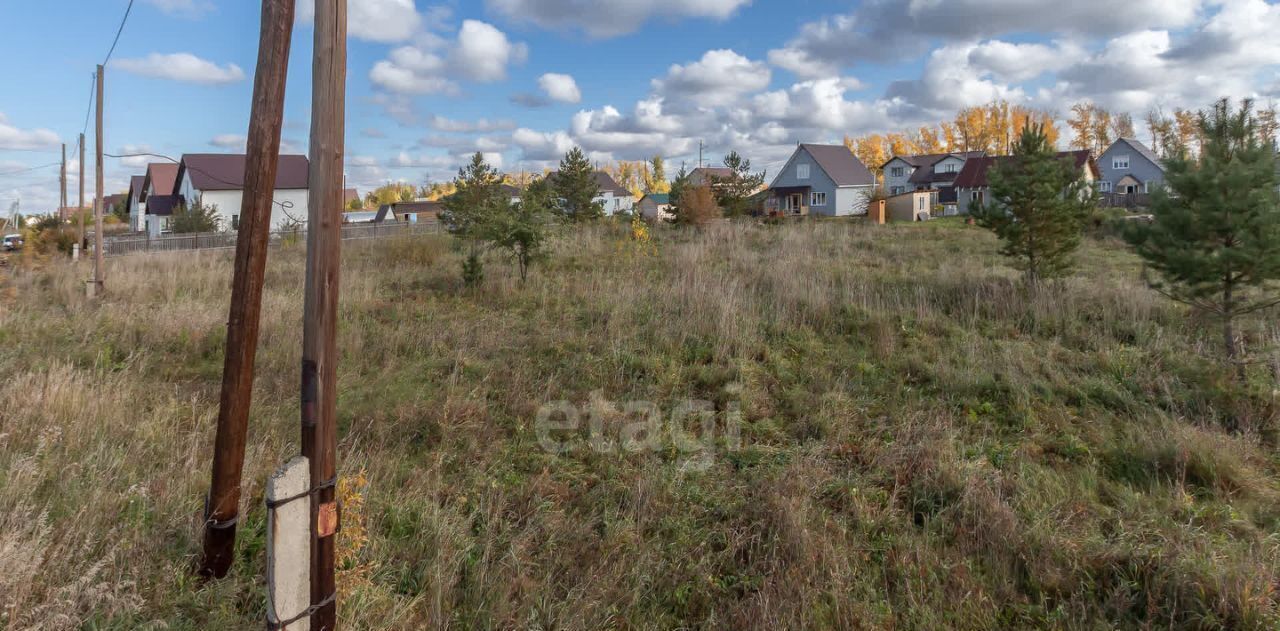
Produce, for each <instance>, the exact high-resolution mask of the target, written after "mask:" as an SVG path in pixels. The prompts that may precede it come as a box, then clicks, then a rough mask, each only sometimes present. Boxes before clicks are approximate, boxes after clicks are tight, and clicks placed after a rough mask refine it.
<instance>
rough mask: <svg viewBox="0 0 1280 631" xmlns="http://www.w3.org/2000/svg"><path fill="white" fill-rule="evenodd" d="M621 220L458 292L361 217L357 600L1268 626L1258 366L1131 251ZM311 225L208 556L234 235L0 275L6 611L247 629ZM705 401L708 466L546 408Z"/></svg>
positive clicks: (939, 621) (1257, 329) (1278, 562)
mask: <svg viewBox="0 0 1280 631" xmlns="http://www.w3.org/2000/svg"><path fill="white" fill-rule="evenodd" d="M626 239H627V230H626V228H625V227H623V226H618V227H612V226H605V227H600V228H595V229H591V230H588V231H586V232H585V233H583V234H579V235H575V236H573V237H572V238H567V239H563V240H560V241H558V242H557V243H556V247H555V251H554V252H553V255H552V257H551V259H550V261H549V262H548V263H547V265H546V266H545V267H542V268H535V270H534V272H533V275H532V277H531V279H530V281H529V283H528V284H527V285H525V286H523V287H521V286H520V284H519V283H518V281H517V279H516V277H515V273H514V271H513V270H511V269H509V267H508V266H506V265H504V264H503V263H501V262H499V261H490V262H489V267H488V270H487V272H488V273H487V275H486V276H487V281H486V283H485V285H484V286H483V287H481V288H480V289H479V290H476V291H466V290H463V289H462V288H461V286H460V285H461V284H460V282H459V279H458V276H459V273H458V270H459V255H458V254H457V253H456V252H454V251H452V249H451V248H450V246H449V244H448V242H447V241H443V240H439V239H435V238H422V239H418V240H412V241H410V240H402V241H389V242H374V243H359V244H352V245H351V246H349V247H348V250H347V252H346V253H345V255H344V267H343V288H342V304H343V319H342V324H341V329H340V335H341V347H342V349H343V357H342V362H341V369H340V375H339V379H340V384H341V392H342V394H341V396H340V400H339V413H340V430H341V444H340V446H339V454H340V459H341V469H342V471H343V473H344V475H348V476H350V477H352V478H353V479H357V483H355V484H347V485H345V486H344V487H343V490H344V495H345V496H346V497H347V498H348V505H349V506H352V507H356V510H354V511H352V512H351V513H348V515H347V519H348V520H355V519H359V526H360V527H359V528H357V529H353V531H352V532H353V533H357V535H358V536H356V537H355V539H357V540H358V543H359V544H361V545H360V546H353V547H351V548H349V549H348V554H347V556H346V557H345V560H344V567H345V568H346V571H345V573H344V576H345V577H346V578H344V581H345V584H344V586H343V587H344V595H345V600H344V602H343V603H342V604H341V607H340V610H341V615H342V617H343V619H344V621H345V626H346V627H347V628H360V629H409V628H460V629H466V628H546V629H551V628H557V629H598V628H677V627H683V628H761V629H765V628H768V629H774V628H840V629H856V628H868V629H881V628H909V629H915V628H922V629H993V628H1062V629H1095V628H1096V629H1106V628H1115V627H1123V628H1135V627H1149V628H1171V627H1172V628H1246V629H1248V628H1256V629H1274V628H1276V627H1277V625H1280V604H1278V599H1280V593H1278V592H1280V532H1278V531H1280V475H1278V473H1280V460H1278V459H1277V456H1276V447H1275V443H1274V441H1275V435H1274V431H1275V430H1274V428H1275V422H1274V415H1275V412H1274V401H1273V399H1272V396H1271V394H1270V393H1271V391H1272V388H1273V387H1274V384H1273V382H1272V379H1273V376H1272V374H1271V373H1270V372H1269V371H1267V370H1265V369H1264V367H1263V366H1256V367H1255V374H1254V375H1253V378H1254V379H1255V380H1256V382H1255V383H1254V384H1253V385H1252V387H1251V388H1249V389H1235V388H1232V387H1230V386H1229V385H1227V381H1226V374H1225V373H1224V372H1222V371H1221V370H1220V368H1219V367H1218V366H1217V364H1216V363H1215V362H1213V361H1211V359H1204V358H1205V357H1210V358H1211V357H1212V356H1213V352H1214V350H1215V346H1214V342H1213V340H1214V339H1216V336H1215V335H1214V333H1213V332H1212V331H1211V330H1208V329H1206V328H1205V326H1204V325H1203V324H1202V323H1197V322H1195V321H1191V320H1188V319H1187V318H1186V317H1185V314H1184V313H1183V312H1182V311H1181V310H1180V309H1179V308H1177V307H1175V306H1173V305H1170V304H1167V303H1165V302H1163V301H1161V300H1160V299H1159V298H1158V297H1157V296H1154V295H1152V294H1151V293H1150V292H1148V291H1146V290H1145V289H1143V288H1142V287H1141V286H1140V285H1139V284H1138V283H1137V281H1136V276H1137V273H1136V270H1137V268H1136V263H1135V261H1134V259H1133V258H1132V257H1130V256H1129V255H1128V254H1126V253H1124V252H1123V251H1121V250H1120V249H1119V248H1118V247H1116V246H1114V245H1112V244H1108V243H1100V242H1090V243H1089V244H1088V245H1087V246H1086V250H1085V251H1084V253H1083V260H1084V261H1085V264H1084V266H1083V270H1082V271H1081V273H1080V274H1079V275H1078V276H1077V277H1076V278H1073V279H1071V280H1069V281H1067V282H1065V283H1062V284H1061V285H1058V286H1054V287H1049V288H1045V289H1041V290H1038V291H1030V292H1029V291H1027V290H1026V289H1025V288H1023V287H1022V286H1021V285H1020V284H1019V283H1018V281H1017V278H1016V277H1015V275H1014V274H1013V273H1011V272H1009V271H1007V270H1006V269H1004V268H1003V267H1002V266H1001V262H1000V261H999V260H998V259H997V258H996V257H995V256H994V255H993V254H992V252H993V251H994V245H993V243H992V241H991V239H990V238H989V237H988V236H987V235H986V234H984V233H982V232H980V231H978V230H975V229H970V228H965V227H963V226H960V225H959V224H953V223H950V222H934V223H933V224H930V225H924V226H894V227H888V228H880V229H874V228H866V227H861V226H856V225H848V224H843V223H814V224H803V225H794V226H787V227H778V228H762V227H750V226H738V225H726V226H715V227H712V228H710V229H708V230H706V231H704V232H700V233H694V232H681V231H674V230H656V231H655V232H654V235H653V243H654V244H655V245H656V247H657V251H658V254H657V256H647V255H645V254H644V253H643V252H644V249H642V248H641V249H636V248H630V247H628V246H626V244H625V243H624V242H625V240H626ZM301 257H302V253H301V250H300V249H298V248H286V249H282V250H275V251H273V252H272V261H271V265H270V270H269V273H268V290H267V292H266V297H265V305H264V313H265V316H264V321H263V327H262V349H261V351H260V353H259V359H258V379H257V386H256V391H255V402H254V411H253V416H252V427H251V434H250V448H249V451H248V455H247V460H246V465H245V479H246V481H247V485H248V487H247V489H246V493H245V496H246V498H247V513H246V515H245V517H244V519H243V521H242V522H241V523H242V525H241V529H240V533H241V538H240V541H239V551H240V558H239V560H238V562H237V565H236V567H235V570H234V575H233V577H232V578H229V579H228V580H225V581H222V582H219V583H215V584H210V585H205V586H202V585H200V584H198V583H196V582H195V581H193V580H192V579H191V578H190V575H189V572H188V569H189V567H190V564H191V562H192V558H193V556H194V554H195V552H196V548H197V545H198V519H199V514H200V510H201V506H202V497H203V493H204V492H205V490H206V488H207V484H208V480H207V476H208V469H209V466H210V453H209V450H210V444H211V442H212V435H213V422H214V418H215V416H216V404H217V387H218V382H219V378H220V371H221V356H222V338H223V329H224V324H223V323H224V321H225V314H226V311H227V304H226V300H227V296H228V293H229V291H228V286H229V278H230V262H229V258H228V255H227V254H221V253H219V254H203V255H183V256H172V257H164V256H155V257H135V258H124V259H117V260H112V261H110V263H109V264H110V268H109V277H108V287H109V290H110V294H109V295H108V297H107V298H106V299H105V300H103V301H102V302H101V303H99V304H90V303H87V302H86V301H85V300H84V298H83V287H82V285H81V282H80V281H81V279H82V278H83V277H84V276H85V275H86V269H85V268H75V267H71V266H56V265H50V266H46V267H45V268H44V269H43V270H40V271H37V272H20V273H18V275H17V276H16V277H14V278H13V279H12V280H11V281H9V283H8V285H9V287H7V288H0V289H4V290H5V291H6V292H8V295H9V296H10V297H11V299H9V300H5V301H0V629H12V630H14V631H17V630H24V629H77V628H93V629H137V628H157V629H158V628H164V629H206V628H256V627H258V626H260V625H261V620H262V618H263V607H264V602H263V592H262V582H261V573H262V567H263V564H264V560H263V545H264V542H265V535H264V532H263V528H264V511H263V508H262V506H261V500H262V492H263V481H264V480H265V479H266V477H267V475H268V473H269V472H270V471H271V470H273V469H274V468H275V467H276V466H278V464H279V463H281V462H283V461H284V460H286V459H287V458H288V457H289V456H290V455H292V454H295V453H296V452H297V450H298V448H297V436H298V429H297V418H298V413H297V406H296V403H295V401H296V398H297V395H296V384H297V379H298V375H297V366H298V364H299V352H300V347H301V327H300V313H301V307H302V296H301V278H302V260H301ZM1248 332H1249V335H1250V340H1251V341H1252V342H1253V343H1254V345H1255V346H1257V348H1255V352H1257V351H1260V349H1261V348H1262V344H1263V343H1264V342H1269V341H1270V340H1274V339H1276V336H1277V333H1278V332H1280V331H1277V329H1276V327H1275V326H1274V325H1273V324H1272V323H1271V322H1270V318H1259V319H1258V320H1257V321H1255V322H1252V323H1250V327H1249V331H1248ZM688 398H698V399H708V400H712V401H714V402H715V403H716V405H717V406H718V407H719V408H720V409H724V406H725V405H729V404H731V403H736V404H738V405H740V406H741V409H742V411H743V416H744V422H743V428H742V447H741V448H740V449H737V450H727V449H720V450H717V451H716V452H715V453H714V456H713V457H712V458H711V459H710V460H709V461H708V462H704V463H703V464H706V465H709V466H705V467H692V468H690V467H688V466H685V465H687V464H688V462H687V460H686V459H685V458H684V457H683V456H682V455H681V454H680V453H678V452H677V451H675V450H674V449H673V448H671V446H670V445H664V447H663V448H662V449H660V450H658V451H654V452H645V453H624V452H616V453H609V454H601V453H596V452H594V451H591V450H589V449H585V448H582V449H576V450H574V451H571V452H569V453H567V454H564V455H559V456H557V455H553V454H549V453H547V452H545V451H543V450H542V449H541V448H540V447H539V445H538V442H537V437H536V435H535V427H534V422H533V419H534V418H535V415H536V412H537V410H538V407H539V405H541V404H543V403H545V402H549V401H556V400H569V401H573V402H577V403H579V404H587V403H588V402H592V401H594V402H595V405H596V406H597V407H608V406H607V404H606V403H604V402H605V401H613V402H622V401H628V400H646V401H652V402H655V403H657V404H658V405H659V406H660V407H662V409H664V410H669V409H670V407H671V406H674V405H675V404H676V403H677V402H679V401H681V400H683V399H688ZM610 414H612V415H613V416H609V415H606V416H608V417H609V418H610V419H612V420H609V421H608V422H607V423H606V426H607V427H616V426H617V424H618V423H619V422H621V421H620V420H619V419H620V418H621V417H618V416H617V415H616V414H615V413H613V412H611V413H610ZM1228 417H1231V418H1235V419H1237V420H1244V421H1246V426H1247V427H1248V431H1247V432H1245V433H1243V434H1228V433H1225V432H1223V431H1221V430H1220V429H1219V428H1220V426H1221V424H1222V421H1223V419H1225V418H1228ZM360 474H363V476H364V478H365V479H367V483H368V486H367V487H362V486H361V485H360V484H359V483H358V478H359V476H360ZM361 488H366V489H367V490H365V491H364V492H363V494H361ZM361 503H362V505H360V504H361ZM349 523H355V522H349Z"/></svg>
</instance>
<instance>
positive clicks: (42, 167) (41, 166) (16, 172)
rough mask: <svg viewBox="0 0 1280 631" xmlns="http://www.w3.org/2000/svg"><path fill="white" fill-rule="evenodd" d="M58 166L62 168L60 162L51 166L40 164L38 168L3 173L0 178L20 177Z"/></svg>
mask: <svg viewBox="0 0 1280 631" xmlns="http://www.w3.org/2000/svg"><path fill="white" fill-rule="evenodd" d="M58 166H62V162H54V163H51V164H42V165H40V166H38V167H31V168H29V169H19V170H17V171H5V172H4V173H0V177H6V176H10V175H22V174H23V173H30V172H32V171H39V170H40V169H47V168H49V167H58Z"/></svg>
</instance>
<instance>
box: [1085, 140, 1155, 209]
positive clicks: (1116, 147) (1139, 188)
mask: <svg viewBox="0 0 1280 631" xmlns="http://www.w3.org/2000/svg"><path fill="white" fill-rule="evenodd" d="M1098 170H1099V171H1100V172H1101V177H1099V178H1098V190H1099V191H1100V192H1103V193H1114V194H1117V195H1138V194H1144V193H1150V192H1152V191H1153V190H1155V189H1156V188H1158V187H1160V186H1163V185H1164V163H1163V161H1161V160H1160V157H1159V156H1157V155H1156V154H1155V152H1154V151H1152V150H1151V149H1148V148H1147V146H1146V145H1144V144H1142V142H1141V141H1139V140H1136V139H1134V138H1121V139H1120V140H1117V141H1115V142H1114V143H1112V144H1111V146H1110V147H1108V148H1107V150H1106V151H1104V152H1102V155H1101V156H1100V157H1099V158H1098Z"/></svg>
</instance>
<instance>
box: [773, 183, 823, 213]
mask: <svg viewBox="0 0 1280 631" xmlns="http://www.w3.org/2000/svg"><path fill="white" fill-rule="evenodd" d="M811 191H812V187H809V186H781V187H778V188H772V189H769V199H767V200H766V201H765V211H766V213H767V214H770V215H782V216H788V217H804V216H805V215H808V214H809V193H810V192H811Z"/></svg>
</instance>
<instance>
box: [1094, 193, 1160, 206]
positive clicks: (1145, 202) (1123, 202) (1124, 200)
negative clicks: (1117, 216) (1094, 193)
mask: <svg viewBox="0 0 1280 631" xmlns="http://www.w3.org/2000/svg"><path fill="white" fill-rule="evenodd" d="M1098 203H1099V205H1101V206H1102V207H1103V208H1146V207H1148V206H1150V205H1151V196H1150V195H1148V194H1146V193H1100V194H1099V195H1098Z"/></svg>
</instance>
